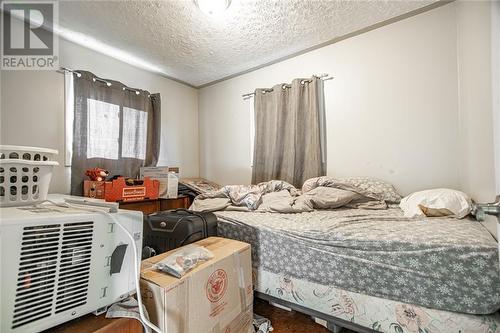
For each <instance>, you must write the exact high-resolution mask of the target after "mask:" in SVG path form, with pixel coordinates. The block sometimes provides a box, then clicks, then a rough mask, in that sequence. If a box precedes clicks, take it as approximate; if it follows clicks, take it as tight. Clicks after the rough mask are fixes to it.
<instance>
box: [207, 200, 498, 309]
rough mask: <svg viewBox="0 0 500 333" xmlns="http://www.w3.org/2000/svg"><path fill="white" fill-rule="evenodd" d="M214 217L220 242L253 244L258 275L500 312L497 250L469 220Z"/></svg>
mask: <svg viewBox="0 0 500 333" xmlns="http://www.w3.org/2000/svg"><path fill="white" fill-rule="evenodd" d="M216 214H217V216H218V219H219V233H220V235H221V236H223V237H228V238H233V239H238V240H242V241H245V242H248V243H250V244H252V256H253V258H252V259H253V265H254V267H255V268H258V269H259V270H263V271H267V272H270V273H273V274H279V275H285V276H290V277H291V278H294V279H299V280H303V281H307V282H309V283H314V284H318V285H323V286H329V287H332V288H339V289H342V290H346V291H349V292H354V293H360V294H365V295H370V296H375V297H379V298H384V299H389V300H394V301H398V302H404V303H409V304H416V305H420V306H424V307H427V308H432V309H439V310H446V311H454V312H462V313H468V314H490V313H493V312H495V311H497V310H498V309H499V308H500V277H499V264H498V247H497V246H498V244H497V242H496V241H495V240H494V239H493V237H492V236H491V235H490V234H489V233H488V231H487V230H486V229H484V227H483V226H482V225H481V224H480V223H477V222H474V221H472V220H468V219H464V220H457V219H453V218H405V217H404V216H403V213H402V211H401V210H400V209H396V208H391V209H387V210H366V209H337V210H329V211H328V210H318V211H312V212H304V213H297V214H275V213H274V214H273V213H257V212H237V211H224V212H217V213H216Z"/></svg>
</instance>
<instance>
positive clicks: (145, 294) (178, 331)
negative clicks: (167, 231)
mask: <svg viewBox="0 0 500 333" xmlns="http://www.w3.org/2000/svg"><path fill="white" fill-rule="evenodd" d="M195 244H198V245H201V246H204V247H206V248H207V249H208V250H210V251H211V252H212V253H213V254H214V256H215V257H214V258H213V259H211V260H209V261H207V262H205V263H203V264H201V265H200V266H198V267H196V268H195V269H193V270H192V271H191V272H189V273H187V274H186V275H184V276H183V277H182V278H180V279H177V278H175V277H173V276H170V275H167V274H166V273H163V272H161V271H157V270H155V269H154V268H153V267H152V266H153V265H154V264H155V263H157V262H159V261H160V260H162V259H164V258H165V257H166V256H168V255H169V254H171V253H173V252H175V251H176V250H173V251H169V252H166V253H163V254H160V255H158V256H156V257H153V258H149V259H146V260H144V261H143V262H142V268H141V286H140V288H141V295H142V300H143V302H144V305H145V306H146V309H147V310H148V313H149V317H150V319H151V321H152V322H153V323H154V324H156V325H157V326H158V327H159V328H160V329H161V330H162V331H163V332H168V333H202V332H211V333H219V332H220V333H250V332H252V333H253V332H254V330H253V326H252V319H253V309H252V306H253V287H252V268H251V257H250V245H249V244H247V243H243V242H239V241H235V240H230V239H226V238H220V237H210V238H206V239H204V240H201V241H198V242H196V243H195Z"/></svg>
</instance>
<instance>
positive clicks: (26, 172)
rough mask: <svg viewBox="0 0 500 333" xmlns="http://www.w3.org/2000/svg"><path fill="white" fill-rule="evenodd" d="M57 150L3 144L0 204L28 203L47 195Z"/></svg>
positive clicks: (15, 204) (19, 204)
mask: <svg viewBox="0 0 500 333" xmlns="http://www.w3.org/2000/svg"><path fill="white" fill-rule="evenodd" d="M55 155H57V150H53V149H46V148H37V147H21V146H0V207H7V206H22V205H29V204H33V203H36V202H40V201H44V200H45V199H47V193H48V191H49V185H50V179H51V178H52V170H53V169H54V167H55V166H58V165H59V163H57V162H55V161H53V159H54V156H55Z"/></svg>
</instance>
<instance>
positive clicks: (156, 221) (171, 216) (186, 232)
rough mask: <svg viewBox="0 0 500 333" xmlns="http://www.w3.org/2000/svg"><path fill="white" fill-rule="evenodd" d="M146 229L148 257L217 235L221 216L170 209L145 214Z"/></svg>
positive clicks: (144, 253) (144, 232)
mask: <svg viewBox="0 0 500 333" xmlns="http://www.w3.org/2000/svg"><path fill="white" fill-rule="evenodd" d="M143 229H144V230H143V235H144V236H143V237H144V238H143V246H144V249H145V250H144V251H143V258H147V257H149V256H151V255H153V254H155V253H156V254H160V253H163V252H167V251H169V250H172V249H175V248H177V247H179V246H183V245H186V244H189V243H193V242H196V241H198V240H200V239H203V238H206V237H210V236H217V217H216V216H215V214H214V213H211V212H195V211H191V210H187V209H175V210H167V211H162V212H157V213H153V214H149V215H147V216H145V217H144V224H143ZM148 247H149V248H150V249H153V250H154V252H152V251H151V250H150V249H148Z"/></svg>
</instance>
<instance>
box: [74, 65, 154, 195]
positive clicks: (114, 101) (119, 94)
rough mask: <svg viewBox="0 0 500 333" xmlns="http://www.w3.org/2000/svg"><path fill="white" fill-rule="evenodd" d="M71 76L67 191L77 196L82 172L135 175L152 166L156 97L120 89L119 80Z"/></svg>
mask: <svg viewBox="0 0 500 333" xmlns="http://www.w3.org/2000/svg"><path fill="white" fill-rule="evenodd" d="M78 73H81V76H80V77H78V76H77V75H76V74H74V76H73V78H74V98H75V108H74V113H75V115H74V126H73V129H74V131H73V157H72V160H71V194H72V195H82V193H83V180H84V179H86V176H85V171H86V170H87V169H90V168H95V167H100V168H103V169H106V170H108V171H109V172H110V174H111V175H123V176H127V177H136V176H138V174H139V168H140V167H141V166H154V165H156V163H157V161H158V154H159V146H160V123H161V122H160V112H161V109H160V95H159V94H153V95H150V94H149V92H147V91H144V90H138V92H136V91H131V90H127V89H125V87H126V86H125V85H123V84H122V83H120V82H117V81H113V80H107V79H106V81H107V82H109V83H111V85H110V86H109V85H108V84H106V83H105V82H102V81H99V80H96V76H95V75H94V74H92V73H90V72H86V71H78Z"/></svg>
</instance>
